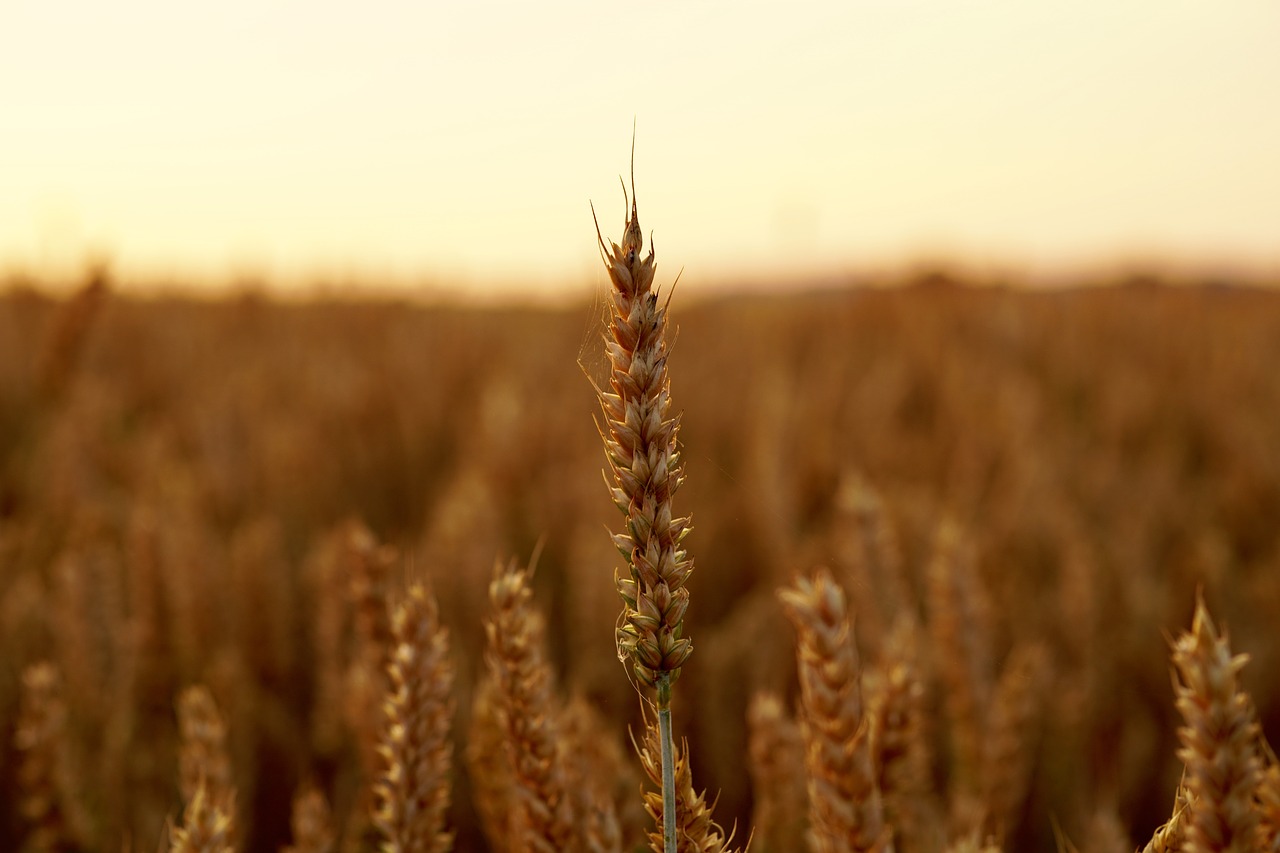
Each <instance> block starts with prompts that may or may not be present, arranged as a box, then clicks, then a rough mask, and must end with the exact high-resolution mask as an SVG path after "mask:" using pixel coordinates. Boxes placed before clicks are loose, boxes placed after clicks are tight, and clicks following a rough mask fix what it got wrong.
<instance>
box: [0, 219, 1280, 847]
mask: <svg viewBox="0 0 1280 853" xmlns="http://www.w3.org/2000/svg"><path fill="white" fill-rule="evenodd" d="M627 245H628V244H627V243H625V242H624V249H625V247H626V246H627ZM602 248H603V246H602ZM614 248H615V249H616V250H617V251H618V254H617V255H610V254H607V253H606V255H605V262H606V265H608V264H609V263H611V260H610V259H611V258H617V259H621V260H620V261H616V263H621V264H622V266H615V268H614V273H616V274H617V275H619V276H621V277H622V278H626V279H627V281H630V278H628V276H629V275H630V273H629V272H626V271H627V270H630V269H633V267H630V266H627V265H629V264H632V263H633V262H634V263H635V264H637V266H636V267H634V269H639V266H638V265H639V264H640V261H638V260H635V258H634V257H633V255H634V253H632V252H631V251H630V250H629V249H625V250H624V249H617V247H614ZM619 270H621V271H622V272H618V271H619ZM624 272H625V273H626V275H623V273H624ZM614 273H611V274H614ZM666 289H667V288H666V287H664V288H663V293H662V302H661V303H657V302H646V303H644V305H648V306H649V308H646V309H645V310H652V311H654V312H656V313H653V314H643V313H634V312H635V311H640V310H641V309H640V308H634V310H633V306H631V303H626V304H623V303H621V302H620V303H618V305H621V306H622V307H621V308H617V307H615V309H614V310H617V311H621V312H623V313H622V315H620V316H621V319H616V318H615V320H614V321H613V322H614V325H613V326H612V327H610V328H612V329H613V331H612V332H611V333H610V334H611V335H613V336H614V337H611V338H610V340H612V341H616V344H615V345H613V348H612V349H611V350H609V352H608V358H606V354H605V350H604V346H603V344H602V343H601V340H600V338H601V333H602V332H603V331H604V329H605V324H604V322H602V320H601V318H600V316H599V314H600V312H599V311H595V312H591V311H588V310H587V309H585V308H582V309H574V310H550V309H547V310H539V309H507V310H503V309H497V308H488V309H479V308H474V309H472V308H460V307H453V308H450V307H415V306H410V305H407V304H396V303H392V302H372V301H370V302H359V301H340V300H330V301H315V302H310V303H289V304H286V303H279V302H275V301H272V300H271V299H269V298H266V297H262V296H252V295H247V296H243V297H236V298H227V299H224V300H221V301H196V300H182V299H154V300H142V299H139V298H131V297H127V296H120V295H116V294H113V293H112V292H111V289H110V287H108V286H106V285H105V284H104V283H103V282H102V281H97V282H91V283H90V284H89V285H87V286H86V287H85V288H84V289H83V290H81V291H80V292H79V293H78V294H76V295H74V296H73V297H71V298H69V299H66V300H61V301H59V300H53V299H51V298H47V297H45V296H42V295H40V294H38V293H36V292H33V291H30V290H21V289H13V290H11V291H9V292H8V293H7V294H5V295H3V296H0V849H3V850H15V851H16V850H30V851H73V850H85V851H108V852H109V853H115V851H121V850H125V851H138V853H149V851H155V850H174V851H218V853H226V851H271V853H275V851H281V850H286V849H287V850H290V851H294V852H295V853H320V851H331V853H338V851H343V852H344V853H345V851H374V850H387V851H401V850H403V851H410V850H415V851H437V850H439V851H443V850H450V849H452V850H459V851H484V850H494V851H503V853H515V851H523V850H539V851H542V850H546V851H552V850H554V851H566V850H567V851H593V853H594V851H602V853H622V852H623V851H634V850H639V849H647V848H648V847H649V846H650V845H657V847H656V849H661V841H662V839H661V830H662V827H661V826H657V827H656V828H655V821H656V822H657V823H658V824H661V823H662V813H663V812H662V809H663V803H662V796H661V772H660V771H661V767H660V765H661V764H662V761H661V758H660V752H661V750H660V749H659V738H658V735H657V734H656V733H657V732H658V728H657V727H656V725H655V724H654V721H653V718H652V712H651V710H650V705H649V704H648V703H647V702H645V701H642V699H641V697H643V696H645V695H647V694H646V693H645V691H646V690H649V689H651V688H654V687H655V686H656V688H657V689H658V690H660V691H661V690H664V689H668V688H669V686H670V684H672V683H674V680H675V676H677V675H678V676H679V681H678V684H676V686H675V688H674V689H673V690H671V691H670V693H669V697H670V698H669V701H670V710H671V717H670V719H672V720H674V729H675V731H674V754H673V759H672V760H673V762H674V767H673V770H674V786H675V793H676V803H677V811H676V812H675V813H676V815H677V818H678V821H677V823H678V825H679V833H680V835H679V838H680V847H679V849H680V850H681V851H685V850H699V851H713V850H741V849H744V848H747V847H748V846H749V848H750V849H751V850H754V851H760V853H789V851H804V850H810V849H811V850H815V851H828V850H831V851H835V850H878V851H889V850H897V851H906V853H935V851H944V850H973V851H978V850H1007V851H1032V850H1044V851H1051V850H1078V851H1081V853H1127V851H1133V850H1144V849H1149V850H1152V851H1160V850H1168V851H1175V850H1184V851H1189V853H1190V851H1197V852H1198V851H1254V850H1257V851H1262V850H1280V765H1278V764H1277V762H1276V758H1275V755H1274V753H1273V752H1272V751H1271V749H1270V747H1269V746H1268V744H1267V737H1268V736H1269V737H1270V738H1271V739H1272V741H1274V740H1275V739H1276V738H1277V737H1280V734H1278V733H1280V678H1277V673H1278V672H1280V294H1278V293H1275V292H1266V291H1259V290H1247V289H1231V288H1222V287H1220V288H1173V287H1160V286H1151V285H1148V286H1141V287H1116V288H1097V289H1085V290H1075V291H1055V292H1041V293H1033V292H1023V291H1016V290H1004V289H997V288H967V287H958V286H954V287H944V286H929V287H924V286H920V287H904V288H899V289H891V290H849V291H842V292H830V293H824V294H820V295H804V296H792V297H785V298H783V297H763V296H755V297H747V296H734V297H724V298H719V299H716V300H711V301H703V302H690V303H689V304H682V303H681V299H682V296H681V295H680V294H679V293H677V295H676V298H675V300H674V301H673V302H672V303H671V304H670V305H666V303H665V298H666V293H665V291H666ZM636 304H637V305H639V304H640V303H639V302H637V303H636ZM659 308H662V309H663V310H664V311H665V310H668V309H669V311H670V314H669V318H670V320H669V323H670V326H669V328H667V330H666V338H665V342H664V340H663V339H661V338H660V337H658V338H655V337H653V335H654V334H655V333H654V329H655V328H657V327H658V325H660V324H661V323H663V322H665V321H666V317H667V316H668V315H665V314H664V313H663V311H659V310H658V309H659ZM627 312H632V313H630V314H627ZM628 318H629V319H628ZM628 322H630V323H632V325H630V326H628V325H626V323H628ZM645 347H649V349H645ZM580 363H581V366H580ZM611 371H612V372H611ZM646 371H648V373H647V374H646ZM584 373H585V374H586V375H585V376H584ZM642 374H643V375H647V376H649V378H648V379H644V380H643V381H641V379H642V378H643V376H642ZM668 375H669V377H670V378H669V386H668V379H667V377H668ZM637 377H641V378H637ZM609 383H613V384H612V385H610V384H609ZM628 383H632V384H637V383H638V384H637V387H639V385H644V389H642V390H643V393H644V394H647V395H651V397H652V401H653V402H652V405H651V406H650V407H649V408H644V407H641V408H635V406H638V405H640V404H638V403H634V401H632V400H631V398H629V397H628V396H627V393H624V392H623V391H613V392H611V391H609V388H610V387H612V388H614V389H619V388H625V387H630V385H629V384H628ZM645 383H647V384H645ZM593 386H594V387H593ZM668 392H669V396H668ZM611 395H612V396H611ZM602 405H603V407H604V408H603V409H602V408H601V407H602ZM646 405H648V404H646ZM668 406H669V409H668V408H667V407H668ZM637 412H639V413H641V414H636V413H637ZM668 413H669V414H668ZM593 414H594V415H595V421H593ZM677 427H678V430H679V437H678V441H677V438H676V429H677ZM602 438H603V439H604V443H603V445H602ZM629 442H630V443H629ZM646 442H648V443H646ZM602 449H607V453H605V452H602ZM641 469H643V471H644V472H645V474H646V476H649V477H651V478H652V477H662V478H668V477H669V482H668V480H667V479H663V480H662V481H661V482H662V483H664V484H667V485H664V486H663V489H664V490H663V491H662V492H661V494H658V493H656V492H654V491H653V487H652V486H645V485H644V483H642V482H640V481H639V480H636V479H635V477H634V476H633V475H634V473H635V472H636V471H637V470H641ZM602 470H603V471H604V472H605V482H604V483H602V481H601V472H602ZM647 482H653V481H652V480H650V481H647ZM668 486H669V488H668ZM677 487H679V493H678V495H676V497H675V499H674V500H675V510H674V511H675V512H678V513H679V517H678V518H677V517H673V516H672V513H671V511H670V510H669V507H670V503H669V499H670V496H671V494H673V493H674V492H675V489H676V488H677ZM655 494H657V495H658V499H657V502H656V503H654V502H653V501H652V500H651V499H653V498H654V495H655ZM610 495H612V496H613V501H612V503H616V504H617V505H618V506H617V509H615V508H614V507H613V506H610V503H611V501H610ZM618 509H621V510H622V511H623V515H622V516H620V515H619V513H618V511H617V510H618ZM642 509H643V510H644V513H641V512H640V510H642ZM646 513H647V514H646ZM690 518H691V519H692V521H691V522H690V521H689V519H690ZM690 525H692V526H691V527H690ZM690 531H691V532H690ZM686 533H687V534H688V536H687V539H685V534H686ZM659 534H661V536H665V537H666V539H665V540H663V541H664V542H665V544H664V545H663V546H662V547H663V548H664V549H667V550H660V549H659V550H653V551H652V553H651V554H649V555H648V556H646V555H645V553H644V543H645V542H647V541H656V540H655V539H654V537H659ZM659 538H660V537H659ZM654 548H655V549H656V548H657V546H654ZM685 549H687V551H686V550H685ZM620 551H621V552H622V553H619V552H620ZM690 555H696V560H697V563H696V565H697V568H696V571H694V570H693V568H692V566H693V563H692V562H691V561H692V556H690ZM646 561H648V562H646ZM650 563H652V565H650ZM628 566H630V567H631V572H632V574H630V575H628V573H627V567H628ZM686 580H687V581H688V584H687V586H685V585H684V584H685V581H686ZM619 592H621V593H622V595H623V598H622V599H620V598H619ZM624 602H625V607H624V606H623V604H624ZM620 609H621V610H622V611H623V615H622V616H620V615H619V611H620ZM686 640H688V641H689V642H686ZM690 643H691V644H690ZM619 656H621V657H622V658H623V659H624V661H625V662H626V665H625V666H624V665H620V663H619ZM637 691H640V694H639V695H638V694H637ZM663 695H664V696H665V695H667V694H663ZM653 707H657V706H653ZM655 786H656V787H655Z"/></svg>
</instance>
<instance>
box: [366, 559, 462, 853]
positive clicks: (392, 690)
mask: <svg viewBox="0 0 1280 853" xmlns="http://www.w3.org/2000/svg"><path fill="white" fill-rule="evenodd" d="M391 630H392V635H393V636H394V638H395V646H394V648H393V650H392V653H391V661H390V663H389V664H388V665H387V675H388V682H389V683H388V691H387V698H386V702H385V703H384V706H383V708H384V712H385V715H386V720H385V722H384V725H383V734H382V746H381V753H382V757H383V759H384V761H385V762H386V769H385V770H384V771H383V774H382V777H381V779H380V781H379V782H378V784H377V795H378V798H379V800H380V804H379V807H378V810H377V813H376V814H375V815H374V822H375V823H376V824H377V826H378V828H379V829H380V830H381V832H382V834H383V837H384V839H385V841H384V842H383V844H382V849H383V851H384V853H444V851H447V850H450V849H452V847H453V835H452V833H449V832H446V831H445V829H444V823H445V816H446V812H447V811H448V809H449V785H450V781H449V774H450V770H451V766H452V756H451V745H450V743H449V721H450V719H451V718H452V717H453V700H452V698H451V691H452V689H453V666H452V664H451V663H450V662H449V658H448V654H449V641H448V635H447V633H446V631H445V629H444V628H443V627H441V625H440V616H439V612H438V610H437V607H436V602H435V598H434V597H432V596H431V595H430V593H428V591H427V590H426V589H425V588H424V587H422V586H421V585H420V584H415V585H413V586H412V587H410V588H409V591H408V594H407V595H406V597H405V600H404V602H403V603H401V605H400V606H399V607H398V608H397V609H396V612H395V616H394V618H393V621H392V627H391Z"/></svg>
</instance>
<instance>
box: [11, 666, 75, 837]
mask: <svg viewBox="0 0 1280 853" xmlns="http://www.w3.org/2000/svg"><path fill="white" fill-rule="evenodd" d="M66 718H67V710H66V705H65V703H64V701H63V699H62V683H61V678H60V677H59V675H58V670H57V667H55V666H54V665H53V664H52V663H48V662H44V663H37V664H32V665H31V666H29V667H27V668H26V669H25V670H23V672H22V695H21V707H20V709H19V711H18V721H17V728H16V730H15V731H14V746H15V747H17V749H18V752H19V753H20V754H21V765H20V767H19V770H18V781H19V783H20V785H21V789H20V794H19V796H20V798H21V799H20V802H19V809H20V811H21V813H22V816H23V818H25V820H26V821H27V823H28V824H29V825H30V826H31V831H30V833H29V834H28V836H27V841H26V844H25V846H24V848H23V849H24V850H28V851H31V853H56V851H62V850H68V849H70V848H71V846H72V844H71V833H70V828H69V826H68V825H67V820H66V816H65V814H64V810H63V805H62V799H63V796H62V784H63V779H62V777H63V775H64V774H65V772H66V749H67V740H66V739H67V732H66Z"/></svg>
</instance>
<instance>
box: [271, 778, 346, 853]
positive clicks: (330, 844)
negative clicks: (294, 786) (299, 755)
mask: <svg viewBox="0 0 1280 853" xmlns="http://www.w3.org/2000/svg"><path fill="white" fill-rule="evenodd" d="M289 823H290V826H291V828H292V829H293V844H291V845H289V846H288V847H286V848H284V852H283V853H334V850H335V849H336V848H335V846H334V833H333V818H332V816H331V815H330V814H329V802H328V801H327V800H326V799H325V798H324V794H323V793H321V792H320V789H318V788H315V787H307V788H304V789H303V790H301V791H299V792H298V793H297V794H295V795H294V798H293V812H292V815H291V817H290V821H289Z"/></svg>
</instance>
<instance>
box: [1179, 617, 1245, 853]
mask: <svg viewBox="0 0 1280 853" xmlns="http://www.w3.org/2000/svg"><path fill="white" fill-rule="evenodd" d="M1247 662H1248V656H1247V655H1234V656H1233V655H1232V654H1231V649H1230V646H1229V645H1228V642H1227V637H1226V635H1225V634H1224V635H1222V636H1219V634H1218V632H1217V630H1216V629H1215V628H1214V625H1213V621H1212V620H1211V619H1210V618H1209V611H1208V610H1207V609H1205V606H1204V601H1203V599H1200V600H1197V602H1196V611H1195V616H1194V617H1193V619H1192V623H1191V630H1190V631H1189V632H1187V633H1184V634H1183V635H1182V636H1181V637H1179V638H1178V640H1177V641H1176V642H1175V643H1174V646H1173V665H1174V667H1175V668H1176V669H1177V674H1178V678H1177V679H1175V683H1174V689H1175V691H1176V693H1177V706H1178V711H1179V712H1180V713H1181V714H1182V718H1183V721H1184V725H1183V726H1182V727H1181V728H1180V729H1178V738H1179V740H1181V741H1182V748H1181V749H1180V750H1178V757H1179V758H1181V759H1182V761H1183V764H1184V765H1185V766H1186V786H1187V788H1188V790H1189V791H1190V792H1191V796H1192V802H1191V808H1190V815H1189V817H1190V820H1189V822H1188V824H1187V829H1186V843H1185V846H1184V847H1183V849H1184V850H1186V851H1187V853H1245V851H1252V850H1254V849H1255V843H1256V839H1257V828H1258V813H1257V811H1256V810H1255V808H1254V798H1255V797H1256V796H1257V793H1258V788H1259V782H1260V779H1261V767H1260V762H1259V760H1258V755H1257V752H1256V751H1255V744H1256V742H1257V737H1258V725H1257V723H1256V722H1255V721H1254V712H1253V703H1252V702H1251V701H1250V700H1249V696H1248V694H1246V693H1245V692H1244V691H1243V690H1241V688H1240V670H1242V669H1243V668H1244V665H1245V663H1247Z"/></svg>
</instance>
